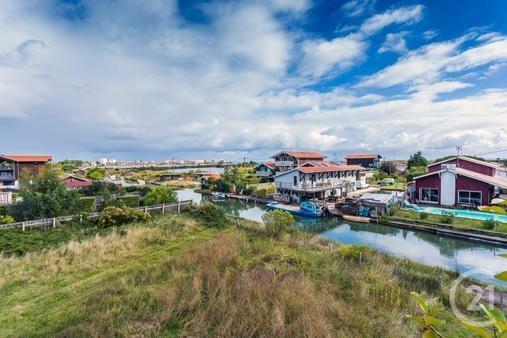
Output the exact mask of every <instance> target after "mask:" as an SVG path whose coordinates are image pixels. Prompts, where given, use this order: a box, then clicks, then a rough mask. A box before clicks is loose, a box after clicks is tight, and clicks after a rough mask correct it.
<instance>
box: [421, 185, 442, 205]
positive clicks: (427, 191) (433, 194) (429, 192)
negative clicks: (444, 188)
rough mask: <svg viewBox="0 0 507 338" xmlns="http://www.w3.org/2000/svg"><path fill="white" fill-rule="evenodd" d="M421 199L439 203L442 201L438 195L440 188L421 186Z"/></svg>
mask: <svg viewBox="0 0 507 338" xmlns="http://www.w3.org/2000/svg"><path fill="white" fill-rule="evenodd" d="M421 201H423V202H430V203H438V202H439V201H440V199H439V196H438V189H433V188H421Z"/></svg>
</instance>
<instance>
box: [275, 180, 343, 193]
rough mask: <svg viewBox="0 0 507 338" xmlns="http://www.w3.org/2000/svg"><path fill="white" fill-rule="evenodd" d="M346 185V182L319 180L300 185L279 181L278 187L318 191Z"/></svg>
mask: <svg viewBox="0 0 507 338" xmlns="http://www.w3.org/2000/svg"><path fill="white" fill-rule="evenodd" d="M343 186H344V182H341V181H340V182H319V183H300V184H298V185H293V184H290V183H284V182H277V183H276V189H286V190H293V191H308V192H318V191H326V190H331V189H338V188H342V187H343Z"/></svg>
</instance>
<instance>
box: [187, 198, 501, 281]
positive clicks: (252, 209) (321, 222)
mask: <svg viewBox="0 0 507 338" xmlns="http://www.w3.org/2000/svg"><path fill="white" fill-rule="evenodd" d="M178 197H179V199H180V200H189V199H191V200H194V201H195V202H200V201H201V200H202V199H203V198H206V196H204V197H203V196H201V194H199V193H195V192H193V191H192V190H191V189H184V190H179V191H178ZM215 204H216V205H217V206H219V207H220V208H222V209H223V210H224V211H225V212H226V213H228V214H230V215H234V216H238V217H242V218H245V219H249V220H252V221H257V222H262V219H261V217H262V215H263V214H264V213H265V212H266V208H265V207H264V205H261V204H254V203H245V202H242V201H239V200H226V201H219V202H215ZM297 225H298V226H299V227H301V228H304V229H306V230H308V231H312V232H315V233H318V234H320V235H321V236H323V237H325V238H328V239H331V240H335V241H337V242H340V243H345V244H357V245H368V246H370V247H372V248H374V249H376V250H378V251H381V252H384V253H387V254H389V255H392V256H396V257H401V258H409V259H411V260H414V261H417V262H419V263H423V264H426V265H431V266H438V267H442V268H446V269H449V270H454V271H458V272H460V273H463V272H466V271H469V270H474V271H476V272H475V273H474V274H473V276H471V277H473V278H475V279H478V280H481V281H483V282H487V283H492V284H497V285H502V286H504V287H507V283H502V282H499V281H497V280H496V279H495V278H494V275H495V274H497V273H498V272H500V271H503V270H507V259H506V258H502V257H499V256H498V254H500V253H505V252H507V249H505V248H502V247H500V246H496V245H493V244H488V243H481V242H474V241H468V240H465V239H460V238H453V237H447V236H440V235H435V234H431V233H427V232H423V231H415V230H408V229H401V228H396V227H391V226H386V225H379V224H363V223H352V222H348V221H345V220H343V219H341V218H339V217H323V218H318V219H315V218H299V219H298V222H297Z"/></svg>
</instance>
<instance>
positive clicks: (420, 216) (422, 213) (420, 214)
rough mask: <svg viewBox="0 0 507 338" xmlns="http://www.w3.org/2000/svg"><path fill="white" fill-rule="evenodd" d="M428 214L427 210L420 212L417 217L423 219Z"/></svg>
mask: <svg viewBox="0 0 507 338" xmlns="http://www.w3.org/2000/svg"><path fill="white" fill-rule="evenodd" d="M428 216H429V214H428V213H427V212H420V213H419V219H420V220H424V219H427V218H428Z"/></svg>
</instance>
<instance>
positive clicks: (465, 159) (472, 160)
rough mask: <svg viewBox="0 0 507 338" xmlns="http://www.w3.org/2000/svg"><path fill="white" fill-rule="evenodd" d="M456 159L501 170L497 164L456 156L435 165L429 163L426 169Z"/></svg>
mask: <svg viewBox="0 0 507 338" xmlns="http://www.w3.org/2000/svg"><path fill="white" fill-rule="evenodd" d="M457 158H458V159H460V160H462V161H466V162H472V163H476V164H480V165H484V166H487V167H490V168H495V169H499V168H502V166H501V165H500V164H498V163H492V162H485V161H481V160H478V159H475V158H472V157H468V156H459V157H458V156H454V157H451V158H448V159H446V160H443V161H439V162H435V163H430V164H429V165H428V167H432V166H435V165H437V164H442V163H447V162H450V161H454V160H456V159H457Z"/></svg>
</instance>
